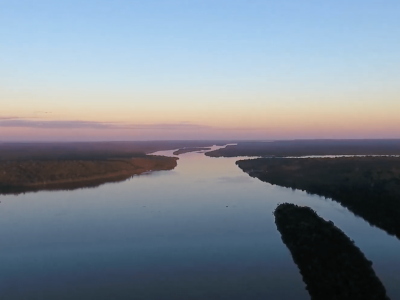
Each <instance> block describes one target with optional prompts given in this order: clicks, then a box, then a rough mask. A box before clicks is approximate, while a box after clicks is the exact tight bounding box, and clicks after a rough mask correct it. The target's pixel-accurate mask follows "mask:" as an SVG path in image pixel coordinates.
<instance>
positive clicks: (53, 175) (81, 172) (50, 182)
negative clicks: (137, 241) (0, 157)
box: [0, 155, 178, 194]
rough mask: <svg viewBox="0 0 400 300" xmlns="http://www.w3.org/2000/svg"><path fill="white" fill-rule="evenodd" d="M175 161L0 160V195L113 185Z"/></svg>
mask: <svg viewBox="0 0 400 300" xmlns="http://www.w3.org/2000/svg"><path fill="white" fill-rule="evenodd" d="M177 160H178V159H177V158H175V157H165V156H154V155H147V156H144V157H136V158H132V159H105V160H23V161H0V194H19V193H24V192H30V191H39V190H60V189H77V188H83V187H94V186H98V185H101V184H104V183H107V182H117V181H123V180H126V179H128V178H129V177H131V176H133V175H140V174H143V173H145V172H148V171H161V170H172V169H174V168H175V167H176V166H177Z"/></svg>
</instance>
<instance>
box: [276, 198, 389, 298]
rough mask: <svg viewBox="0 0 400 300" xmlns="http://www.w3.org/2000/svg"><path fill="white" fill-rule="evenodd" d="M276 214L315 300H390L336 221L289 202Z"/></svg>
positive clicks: (368, 265)
mask: <svg viewBox="0 0 400 300" xmlns="http://www.w3.org/2000/svg"><path fill="white" fill-rule="evenodd" d="M274 215H275V223H276V225H277V228H278V230H279V232H280V233H281V236H282V241H283V242H284V243H285V245H286V246H287V247H288V249H289V250H290V252H291V254H292V257H293V260H294V262H295V263H296V265H297V266H298V268H299V270H300V273H301V275H302V276H303V281H304V283H305V284H306V289H307V290H308V292H309V294H310V296H311V299H312V300H337V299H341V300H357V299H360V300H384V299H389V298H388V297H387V296H386V291H385V287H384V286H383V284H382V283H381V281H380V280H379V278H378V277H377V276H376V275H375V272H374V270H373V269H372V263H371V262H370V261H369V260H368V259H367V258H366V257H365V256H364V254H363V253H362V252H361V250H360V249H359V248H358V247H357V246H356V245H354V243H353V242H352V241H351V240H350V239H349V237H347V236H346V234H345V233H344V232H342V231H341V230H340V229H339V228H337V227H336V226H334V224H333V223H332V222H327V221H325V220H324V219H322V218H321V217H319V216H318V215H317V214H316V213H315V212H314V211H313V210H312V209H311V208H309V207H299V206H296V205H294V204H288V203H285V204H281V205H279V206H278V207H277V209H276V210H275V212H274Z"/></svg>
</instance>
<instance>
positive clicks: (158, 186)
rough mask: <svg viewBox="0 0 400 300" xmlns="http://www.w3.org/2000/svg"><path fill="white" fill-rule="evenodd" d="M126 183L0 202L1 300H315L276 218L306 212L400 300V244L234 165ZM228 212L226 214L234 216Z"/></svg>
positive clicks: (203, 162) (191, 168)
mask: <svg viewBox="0 0 400 300" xmlns="http://www.w3.org/2000/svg"><path fill="white" fill-rule="evenodd" d="M179 157H180V159H179V161H178V167H177V168H176V169H175V170H173V171H161V172H157V173H153V174H151V175H149V176H143V177H142V176H138V177H135V178H133V179H131V180H129V181H125V182H121V183H118V184H105V185H103V186H100V187H98V188H96V189H84V190H75V191H69V192H38V193H32V194H25V195H19V196H13V195H9V196H3V197H1V202H2V203H1V204H0V265H1V268H0V298H1V299H11V300H14V299H27V298H28V299H35V298H38V299H45V300H47V299H51V300H53V299H85V300H86V299H89V300H90V299H96V300H98V299H133V298H134V299H146V300H147V299H230V300H232V299H233V300H235V299H300V300H301V299H309V296H308V294H307V292H306V290H305V289H304V284H303V282H302V279H301V276H300V274H299V272H298V270H297V267H296V266H295V265H294V263H293V260H292V258H291V255H290V253H289V251H288V250H287V249H286V247H285V245H284V244H283V243H282V241H281V238H280V234H279V232H277V230H276V226H275V224H274V217H273V215H272V212H273V210H274V209H275V207H276V205H277V203H282V202H287V201H291V202H295V203H298V204H301V205H308V206H311V207H313V208H314V209H316V210H317V211H318V213H319V214H320V215H321V216H322V217H324V218H326V219H330V220H333V221H334V222H335V224H336V225H337V226H338V227H340V228H341V229H342V230H344V231H345V233H346V234H347V235H348V236H349V237H350V238H352V239H353V240H355V241H356V243H357V245H358V246H359V247H360V248H361V250H362V251H363V252H364V253H365V255H366V256H367V257H368V258H369V259H371V260H372V261H373V262H374V268H375V271H376V273H377V274H378V276H379V277H380V278H381V280H382V282H383V283H384V285H385V286H386V288H387V290H388V294H389V295H390V296H391V297H392V299H396V298H400V290H399V284H398V283H399V282H400V281H399V275H398V274H400V255H399V253H400V243H399V242H398V241H397V240H395V239H394V238H393V237H390V236H388V235H386V234H385V233H384V232H383V231H381V230H379V229H377V228H372V227H370V226H369V225H368V224H367V223H366V222H365V221H363V220H362V219H360V218H356V217H354V215H353V214H351V213H350V212H349V211H348V210H346V209H343V208H342V207H341V206H340V205H339V204H337V203H335V202H332V201H330V200H328V199H326V200H324V199H323V198H320V197H317V196H310V195H307V194H306V193H305V192H299V191H292V190H291V189H285V188H280V187H277V186H271V185H269V184H266V183H263V182H261V181H259V180H258V179H254V178H249V181H243V182H241V181H240V180H237V181H236V182H235V183H234V184H229V183H227V182H221V180H220V179H221V178H225V179H226V178H231V179H232V178H241V177H242V176H244V175H245V176H247V175H246V174H244V173H243V172H242V171H241V170H240V169H239V168H238V167H237V166H236V165H235V161H236V160H237V158H210V157H207V156H204V154H198V153H187V154H183V155H181V156H179ZM226 206H228V207H226Z"/></svg>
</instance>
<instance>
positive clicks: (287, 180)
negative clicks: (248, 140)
mask: <svg viewBox="0 0 400 300" xmlns="http://www.w3.org/2000/svg"><path fill="white" fill-rule="evenodd" d="M236 164H237V165H238V166H239V167H240V168H241V169H242V170H243V171H245V172H247V173H248V174H249V175H250V176H252V177H256V178H258V179H260V180H262V181H265V182H269V183H271V184H277V185H280V186H284V187H289V188H293V189H300V190H305V191H307V192H308V193H312V194H317V195H320V196H325V197H329V198H332V199H333V200H335V201H337V202H339V203H341V204H342V205H343V206H345V207H347V208H348V209H349V210H350V211H352V212H353V213H355V214H356V215H358V216H361V217H362V218H364V219H365V220H367V221H368V222H369V223H370V224H372V225H375V226H377V227H379V228H381V229H384V230H386V231H387V232H388V233H390V234H394V235H396V236H397V237H398V238H400V218H399V216H400V158H398V157H351V158H259V159H251V160H240V161H237V162H236Z"/></svg>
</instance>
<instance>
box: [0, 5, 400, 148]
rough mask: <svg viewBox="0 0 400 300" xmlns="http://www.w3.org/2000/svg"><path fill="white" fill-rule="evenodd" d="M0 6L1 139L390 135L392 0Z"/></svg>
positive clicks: (399, 132) (394, 87)
mask: <svg viewBox="0 0 400 300" xmlns="http://www.w3.org/2000/svg"><path fill="white" fill-rule="evenodd" d="M0 7H1V8H0V36H1V47H0V142H1V141H80V140H87V141H103V140H166V139H175V140H176V139H180V140H184V139H187V140H194V139H241V140H244V139H250V140H253V139H295V138H300V139H303V138H311V139H314V138H400V117H399V115H400V85H399V82H400V58H399V53H400V39H399V38H398V37H399V36H400V2H399V1H375V0H352V1H345V0H326V1H317V0H307V1H306V0H284V1H265V0H252V1H236V0H229V1H228V0H218V1H215V0H192V1H186V0H149V1H128V0H116V1H94V0H88V1H77V0H71V1H51V0H37V1H30V0H20V1H11V0H5V1H2V3H1V5H0Z"/></svg>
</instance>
